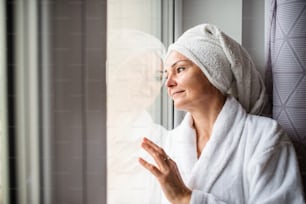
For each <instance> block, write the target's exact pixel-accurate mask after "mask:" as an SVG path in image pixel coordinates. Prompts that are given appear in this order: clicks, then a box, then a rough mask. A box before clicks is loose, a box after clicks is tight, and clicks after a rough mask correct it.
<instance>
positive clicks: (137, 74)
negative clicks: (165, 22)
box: [107, 0, 166, 204]
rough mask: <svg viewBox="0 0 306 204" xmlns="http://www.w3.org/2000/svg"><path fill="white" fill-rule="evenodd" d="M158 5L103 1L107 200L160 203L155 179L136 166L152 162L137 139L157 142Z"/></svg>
mask: <svg viewBox="0 0 306 204" xmlns="http://www.w3.org/2000/svg"><path fill="white" fill-rule="evenodd" d="M160 4H161V2H160V1H156V0H142V1H140V0H137V1H136V0H134V1H128V3H127V1H124V0H111V1H109V2H108V31H107V32H108V33H107V34H108V42H107V43H108V48H107V65H108V66H107V110H108V113H107V120H108V121H107V137H108V138H107V141H108V143H107V149H108V150H107V154H108V155H107V161H108V162H107V165H108V167H107V168H108V171H107V172H108V176H107V180H108V183H107V184H108V195H107V197H108V202H107V203H109V204H113V203H123V202H124V203H160V193H161V191H160V188H159V185H158V183H157V181H156V179H155V178H153V176H152V175H151V174H150V173H149V172H148V171H147V170H145V169H144V168H143V167H141V165H140V164H139V163H138V157H140V156H141V157H144V158H145V159H147V160H149V161H151V162H153V161H152V159H151V158H149V156H148V155H147V154H145V152H144V151H143V150H142V149H141V148H140V143H141V140H142V138H143V137H148V138H151V139H152V140H153V141H155V142H156V143H158V144H161V143H162V135H164V134H165V133H166V129H165V128H164V127H163V126H161V125H160V104H161V102H160V92H161V91H160V90H161V86H162V74H161V73H162V70H163V61H162V60H163V56H164V54H165V48H164V45H163V44H162V42H161V41H160V39H159V36H160V30H161V21H160V20H158V19H160V16H161V11H160V9H161V5H160Z"/></svg>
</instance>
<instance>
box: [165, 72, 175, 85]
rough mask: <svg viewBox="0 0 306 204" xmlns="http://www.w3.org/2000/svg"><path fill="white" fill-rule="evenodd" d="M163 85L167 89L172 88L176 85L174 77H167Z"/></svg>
mask: <svg viewBox="0 0 306 204" xmlns="http://www.w3.org/2000/svg"><path fill="white" fill-rule="evenodd" d="M165 85H166V86H167V87H173V86H175V85H176V81H175V78H174V76H173V75H172V74H169V75H168V77H167V80H166V83H165Z"/></svg>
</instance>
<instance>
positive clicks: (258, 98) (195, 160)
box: [139, 24, 304, 204]
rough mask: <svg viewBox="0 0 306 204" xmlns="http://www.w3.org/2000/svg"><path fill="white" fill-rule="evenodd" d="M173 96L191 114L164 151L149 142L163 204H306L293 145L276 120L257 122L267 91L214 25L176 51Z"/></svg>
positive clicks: (169, 67)
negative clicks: (163, 198)
mask: <svg viewBox="0 0 306 204" xmlns="http://www.w3.org/2000/svg"><path fill="white" fill-rule="evenodd" d="M165 70H166V75H167V81H166V86H167V88H168V94H169V96H170V97H171V98H172V99H173V101H174V105H175V107H176V108H177V109H180V110H184V111H186V112H187V114H186V116H185V118H184V120H183V121H182V123H181V124H180V125H179V126H178V127H177V128H175V129H174V130H173V131H171V132H170V133H169V135H168V136H167V138H166V144H165V145H164V149H162V148H161V147H159V146H157V145H156V144H154V143H153V142H151V141H150V140H149V139H147V138H144V139H143V141H142V143H141V146H142V148H143V149H145V150H146V151H147V152H148V153H149V154H150V155H151V156H152V157H153V158H154V161H155V163H156V164H152V163H149V162H147V161H146V160H144V159H142V158H140V159H139V162H140V164H141V165H142V166H144V167H145V168H146V169H148V170H149V171H150V172H151V173H152V174H153V175H154V176H155V177H156V178H157V180H158V181H159V183H160V185H161V188H162V190H163V193H164V195H165V198H166V199H165V200H164V201H163V202H164V203H167V202H170V203H194V204H199V203H207V204H213V203H278V204H280V203H304V200H303V196H302V186H301V181H300V175H299V171H298V167H297V161H296V155H295V152H294V149H293V146H292V144H291V142H290V141H289V139H288V138H287V136H286V134H285V132H284V131H283V130H282V129H281V128H280V126H279V125H278V124H277V122H276V121H274V120H272V119H269V118H265V117H261V116H258V115H260V114H261V112H262V110H263V108H264V106H265V101H266V100H265V88H264V84H263V82H262V79H261V78H260V75H259V74H258V72H257V71H256V69H255V67H254V64H253V62H252V60H251V58H250V57H249V55H248V54H247V52H246V51H245V50H244V49H243V48H242V47H241V46H240V45H239V44H238V43H237V42H235V41H234V40H233V39H231V38H230V37H229V36H227V35H226V34H224V33H223V32H222V31H220V30H219V29H218V28H217V27H215V26H213V25H208V24H203V25H199V26H196V27H194V28H191V29H190V30H188V31H186V32H185V33H184V34H183V35H182V36H181V37H180V38H179V39H178V40H177V41H176V42H175V43H174V44H173V45H171V46H170V47H169V50H168V55H167V58H166V62H165Z"/></svg>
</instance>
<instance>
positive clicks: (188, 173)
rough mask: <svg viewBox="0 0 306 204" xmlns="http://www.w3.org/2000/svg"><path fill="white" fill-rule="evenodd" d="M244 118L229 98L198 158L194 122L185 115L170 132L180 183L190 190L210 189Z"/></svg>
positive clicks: (229, 155) (231, 148) (242, 113)
mask: <svg viewBox="0 0 306 204" xmlns="http://www.w3.org/2000/svg"><path fill="white" fill-rule="evenodd" d="M246 116H247V114H246V112H245V110H244V109H243V108H242V107H241V105H240V104H239V103H238V102H237V100H236V99H235V98H233V97H231V96H228V98H227V100H226V102H225V104H224V106H223V108H222V110H221V112H220V113H219V115H218V117H217V119H216V121H215V124H214V126H213V131H212V135H211V138H210V139H209V141H208V142H207V144H206V146H205V148H204V149H203V151H202V153H201V155H200V157H199V159H198V158H197V152H196V149H197V147H196V133H195V130H194V128H193V119H192V116H191V114H190V113H187V114H186V116H185V118H184V120H183V121H182V123H181V124H180V126H179V127H178V128H176V129H175V130H174V132H173V133H174V137H175V141H176V142H175V143H176V145H175V146H176V147H174V144H173V147H174V148H175V149H176V150H175V153H174V154H175V155H179V156H178V158H176V159H177V160H178V161H177V163H178V166H179V169H180V171H181V174H182V177H183V180H184V181H185V182H186V183H187V185H188V186H189V187H190V188H192V189H197V186H198V187H200V186H201V188H202V189H203V185H205V188H206V190H207V191H209V190H210V188H211V187H212V185H213V184H214V182H215V181H216V179H217V177H218V176H219V175H220V173H221V172H222V171H223V169H224V167H225V166H226V164H227V162H228V161H229V160H230V158H231V156H232V153H233V152H234V150H235V149H236V147H237V145H238V143H239V140H240V136H241V133H242V130H243V126H244V122H245V118H246ZM199 171H200V172H201V176H200V177H199V173H198V172H199Z"/></svg>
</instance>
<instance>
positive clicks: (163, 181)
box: [139, 138, 191, 204]
mask: <svg viewBox="0 0 306 204" xmlns="http://www.w3.org/2000/svg"><path fill="white" fill-rule="evenodd" d="M141 146H142V148H143V149H144V150H146V151H147V152H148V153H149V154H150V155H151V156H152V157H153V159H154V160H155V162H156V164H157V166H154V165H153V164H150V163H148V162H147V161H145V160H144V159H142V158H139V163H140V164H141V165H142V166H144V167H145V168H146V169H148V170H149V171H150V172H151V173H152V174H153V175H154V176H155V177H156V178H157V179H158V181H159V183H160V185H161V187H162V190H163V192H164V194H165V195H166V197H167V199H168V200H169V201H170V202H171V203H173V204H178V203H189V201H190V198H191V190H190V189H188V188H187V187H186V185H185V184H184V182H183V180H182V178H181V175H180V173H179V170H178V168H177V166H176V163H175V162H174V161H173V160H172V159H171V158H169V157H168V156H167V154H166V153H165V151H164V150H163V149H162V148H160V147H159V146H157V145H156V144H154V143H153V142H152V141H150V140H149V139H147V138H144V139H143V141H142V143H141Z"/></svg>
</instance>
